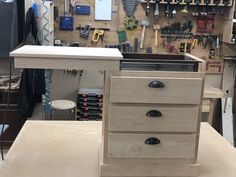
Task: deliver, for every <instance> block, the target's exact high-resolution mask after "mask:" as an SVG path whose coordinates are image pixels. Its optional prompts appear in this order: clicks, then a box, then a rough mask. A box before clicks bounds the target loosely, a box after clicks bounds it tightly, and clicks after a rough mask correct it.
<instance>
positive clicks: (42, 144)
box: [0, 121, 236, 177]
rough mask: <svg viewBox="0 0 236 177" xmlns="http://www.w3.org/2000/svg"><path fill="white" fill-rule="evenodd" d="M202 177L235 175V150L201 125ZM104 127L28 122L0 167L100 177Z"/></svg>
mask: <svg viewBox="0 0 236 177" xmlns="http://www.w3.org/2000/svg"><path fill="white" fill-rule="evenodd" d="M200 132H201V134H200V142H199V143H200V144H199V154H198V162H199V163H200V164H201V166H200V169H201V175H200V177H233V176H235V175H236V165H235V164H236V150H235V149H234V147H233V146H231V145H230V144H229V143H228V142H227V141H226V140H225V139H224V138H223V137H222V136H221V135H219V134H218V133H217V132H216V131H215V130H214V129H213V128H212V127H211V126H210V125H209V124H208V123H201V131H200ZM101 136H102V123H101V122H100V121H95V122H90V121H89V122H75V121H27V122H26V123H25V125H24V126H23V128H22V130H21V132H20V134H19V135H18V137H17V139H16V141H15V142H14V144H13V145H12V147H11V149H10V150H9V152H8V154H7V155H6V157H5V161H3V162H2V163H1V165H0V174H1V175H0V176H2V177H16V176H17V177H66V176H69V177H98V149H99V143H100V140H101Z"/></svg>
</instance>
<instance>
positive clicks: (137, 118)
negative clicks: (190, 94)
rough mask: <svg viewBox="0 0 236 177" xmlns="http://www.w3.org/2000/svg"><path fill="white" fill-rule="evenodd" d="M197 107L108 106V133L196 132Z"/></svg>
mask: <svg viewBox="0 0 236 177" xmlns="http://www.w3.org/2000/svg"><path fill="white" fill-rule="evenodd" d="M198 119H199V107H198V106H192V107H184V106H183V107H181V106H148V107H147V106H146V107H144V106H123V105H110V109H109V131H150V132H196V131H197V125H198Z"/></svg>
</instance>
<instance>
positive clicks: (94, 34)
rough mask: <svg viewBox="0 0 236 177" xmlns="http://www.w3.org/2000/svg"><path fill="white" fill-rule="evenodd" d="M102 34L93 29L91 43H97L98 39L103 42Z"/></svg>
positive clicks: (102, 31) (101, 31) (98, 30)
mask: <svg viewBox="0 0 236 177" xmlns="http://www.w3.org/2000/svg"><path fill="white" fill-rule="evenodd" d="M104 33H105V32H104V30H100V29H95V30H94V31H93V37H92V42H94V43H97V42H98V40H99V39H100V38H101V39H102V40H103V36H104Z"/></svg>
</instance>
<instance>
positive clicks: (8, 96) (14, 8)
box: [0, 0, 16, 160]
mask: <svg viewBox="0 0 236 177" xmlns="http://www.w3.org/2000/svg"><path fill="white" fill-rule="evenodd" d="M3 2H6V3H13V14H12V23H11V49H13V48H14V45H13V41H14V37H13V36H14V29H15V28H14V26H15V18H16V1H15V0H5V1H3ZM9 65H10V68H9V85H8V92H7V107H6V110H5V112H4V116H3V122H2V129H1V136H0V149H1V156H2V160H4V155H3V140H2V137H3V132H4V128H5V123H6V117H7V113H8V112H9V105H10V92H11V75H12V67H11V65H12V58H10V64H9Z"/></svg>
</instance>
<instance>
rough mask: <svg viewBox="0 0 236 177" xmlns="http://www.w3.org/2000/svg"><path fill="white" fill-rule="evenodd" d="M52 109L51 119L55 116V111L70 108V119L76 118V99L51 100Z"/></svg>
mask: <svg viewBox="0 0 236 177" xmlns="http://www.w3.org/2000/svg"><path fill="white" fill-rule="evenodd" d="M51 106H52V110H51V112H50V119H52V117H53V113H54V111H55V110H68V111H69V117H70V120H72V118H73V119H74V120H76V116H75V111H76V104H75V102H74V101H70V100H53V101H52V102H51Z"/></svg>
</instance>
